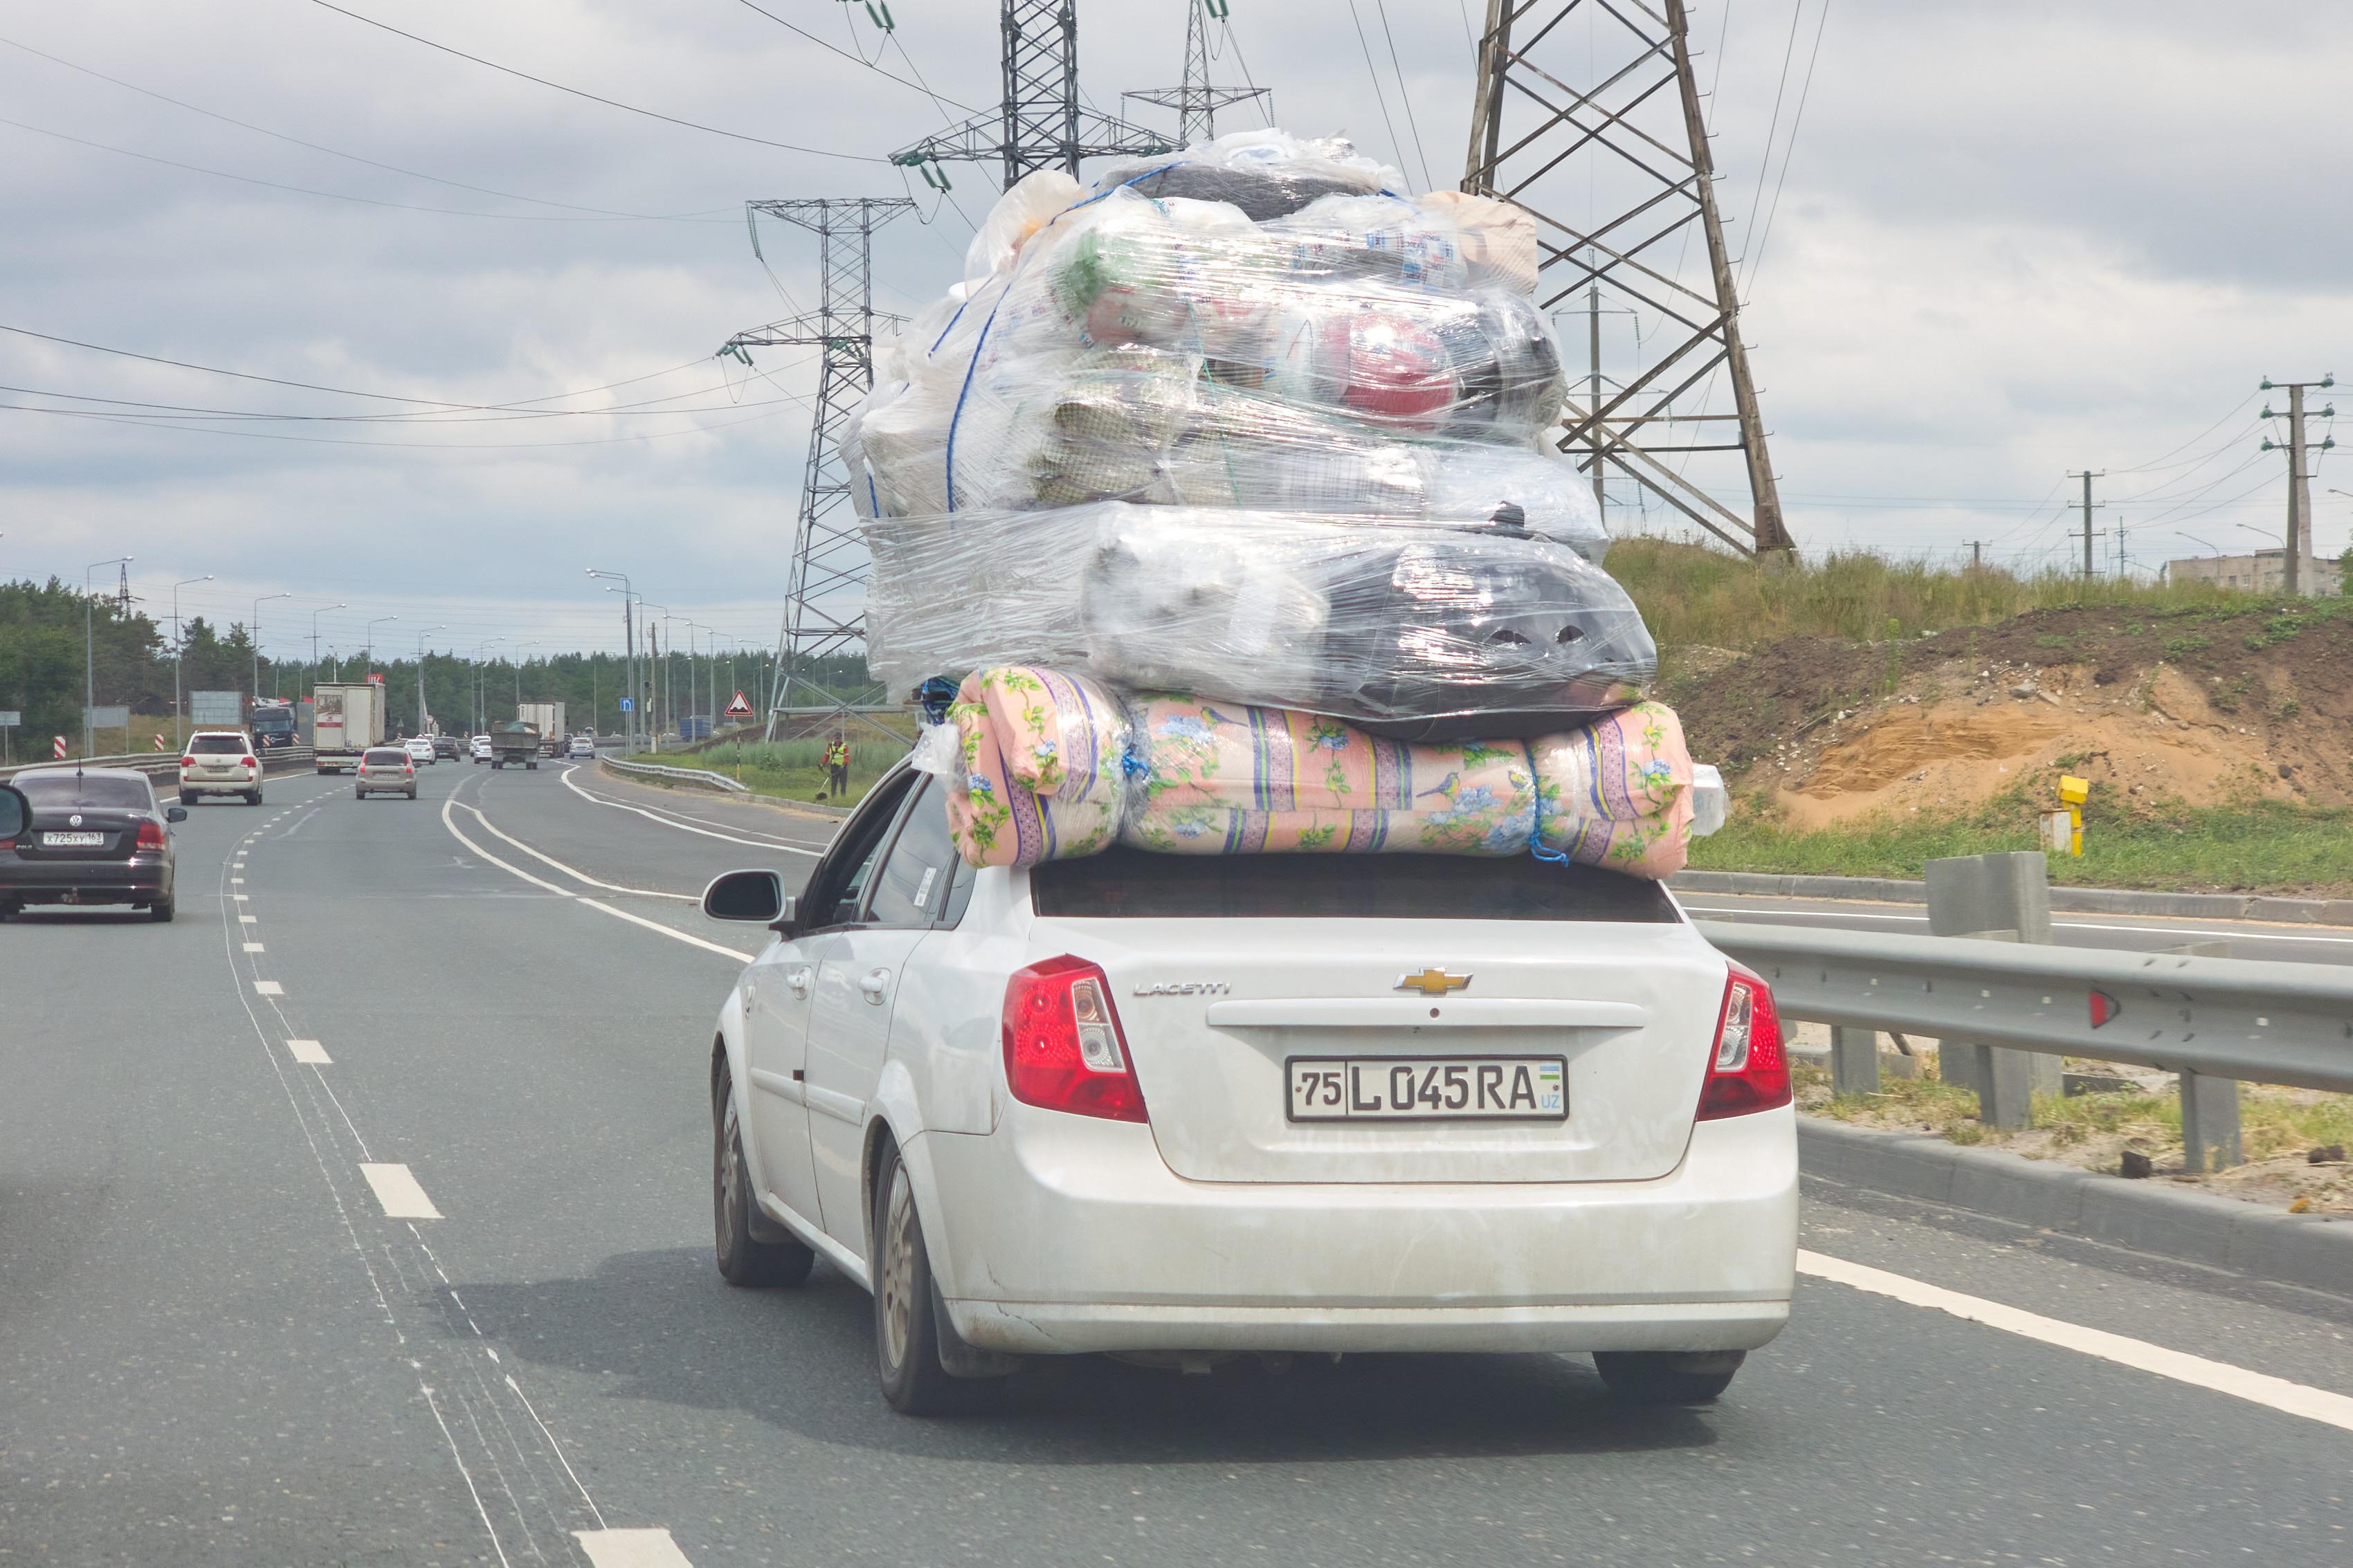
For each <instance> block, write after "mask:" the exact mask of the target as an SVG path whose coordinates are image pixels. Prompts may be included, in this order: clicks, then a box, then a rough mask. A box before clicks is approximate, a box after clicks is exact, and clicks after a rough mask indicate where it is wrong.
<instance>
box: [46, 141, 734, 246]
mask: <svg viewBox="0 0 2353 1568" xmlns="http://www.w3.org/2000/svg"><path fill="white" fill-rule="evenodd" d="M0 125H13V126H15V127H16V129H17V130H19V131H29V132H33V133H34V134H35V135H37V136H49V137H54V138H56V139H57V140H58V141H59V142H72V143H73V144H74V145H75V146H77V147H89V148H91V149H93V150H95V151H97V152H100V153H114V154H115V155H116V156H117V157H121V158H136V159H138V160H139V161H140V162H141V163H161V164H163V165H164V167H165V168H168V169H185V170H186V171H187V172H188V173H189V174H209V175H211V176H212V177H213V178H214V179H216V180H235V181H236V182H237V184H244V185H260V186H262V187H264V188H266V189H269V190H273V191H290V192H292V193H293V194H295V195H301V196H323V197H324V198H326V199H327V200H328V201H332V202H353V203H356V204H357V205H361V206H364V207H390V208H392V209H394V210H395V211H398V212H410V213H438V214H439V215H440V216H444V217H480V218H493V219H496V220H498V221H501V222H504V223H623V222H627V221H628V220H629V219H632V218H642V217H649V216H652V215H651V214H647V213H615V214H613V215H611V216H606V217H565V216H559V215H557V214H554V213H480V212H469V211H468V210H466V209H465V208H463V207H433V206H427V205H424V204H422V203H420V202H393V201H385V199H383V198H382V197H380V196H355V195H349V194H347V193H345V192H343V191H322V190H318V189H316V188H314V187H312V186H310V185H290V184H286V183H285V182H284V181H282V180H264V179H261V178H259V177H258V176H256V175H252V174H230V173H229V172H228V171H227V170H226V169H207V168H206V167H205V166H204V165H203V164H201V163H181V162H180V161H179V160H178V159H176V158H163V157H158V156H157V155H156V154H154V153H134V152H132V150H131V149H130V148H128V147H116V146H112V145H111V144H110V143H107V142H92V141H91V140H90V139H89V138H88V137H86V136H69V135H67V134H66V133H65V132H62V131H51V130H49V129H48V128H47V127H46V126H41V125H28V124H26V122H25V121H21V120H9V119H6V118H5V117H0ZM519 199H521V200H523V201H529V200H530V199H531V198H530V197H528V196H524V197H522V198H519ZM672 221H684V222H688V223H725V222H727V221H729V220H727V219H725V218H719V217H705V218H693V217H689V218H684V219H682V220H672Z"/></svg>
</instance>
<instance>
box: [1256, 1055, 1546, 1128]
mask: <svg viewBox="0 0 2353 1568" xmlns="http://www.w3.org/2000/svg"><path fill="white" fill-rule="evenodd" d="M1283 1065H1284V1068H1285V1069H1286V1072H1287V1075H1288V1077H1289V1078H1290V1080H1291V1086H1290V1087H1291V1103H1290V1107H1289V1109H1288V1111H1287V1114H1288V1115H1289V1117H1290V1119H1291V1120H1292V1121H1567V1119H1568V1063H1567V1060H1566V1058H1561V1057H1293V1058H1290V1059H1289V1060H1288V1061H1287V1062H1285V1063H1284V1064H1283Z"/></svg>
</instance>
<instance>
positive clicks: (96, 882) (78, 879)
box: [0, 855, 172, 904]
mask: <svg viewBox="0 0 2353 1568" xmlns="http://www.w3.org/2000/svg"><path fill="white" fill-rule="evenodd" d="M171 886H172V877H171V873H170V872H169V871H168V870H167V869H166V868H164V863H163V861H162V860H161V859H160V858H156V857H154V856H152V855H149V856H139V857H136V858H132V859H131V860H128V861H124V860H46V861H32V860H12V861H10V862H9V863H8V864H6V865H5V866H0V899H5V900H11V901H14V902H18V903H26V904H139V903H152V902H153V901H154V900H157V899H160V898H163V897H164V895H165V894H166V893H167V892H168V891H169V890H170V889H171Z"/></svg>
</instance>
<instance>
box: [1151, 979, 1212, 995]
mask: <svg viewBox="0 0 2353 1568" xmlns="http://www.w3.org/2000/svg"><path fill="white" fill-rule="evenodd" d="M1232 989H1233V986H1232V985H1231V984H1229V983H1228V982H1226V981H1223V980H1160V981H1155V982H1154V983H1153V984H1150V985H1139V986H1137V987H1136V988H1135V994H1137V995H1138V996H1222V995H1224V994H1226V993H1227V992H1229V991H1231V990H1232Z"/></svg>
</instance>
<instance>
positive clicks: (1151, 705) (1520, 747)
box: [948, 668, 1693, 879]
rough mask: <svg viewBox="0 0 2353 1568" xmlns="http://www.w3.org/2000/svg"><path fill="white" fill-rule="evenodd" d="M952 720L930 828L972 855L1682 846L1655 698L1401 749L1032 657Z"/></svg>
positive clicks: (1672, 765) (1289, 716)
mask: <svg viewBox="0 0 2353 1568" xmlns="http://www.w3.org/2000/svg"><path fill="white" fill-rule="evenodd" d="M950 716H951V718H952V719H953V721H954V722H955V729H956V733H957V735H958V737H959V740H960V742H961V744H962V749H963V756H964V763H963V769H962V773H961V774H960V775H959V776H958V777H957V778H956V780H955V790H954V791H953V792H952V794H951V798H950V805H949V814H948V820H949V825H950V827H951V829H952V831H953V832H954V834H955V841H956V845H957V848H958V850H959V852H960V853H961V854H962V855H963V856H964V857H965V859H967V860H968V861H970V862H971V863H972V864H974V865H976V866H1031V865H1035V864H1037V863H1038V862H1039V861H1040V860H1050V859H1057V858H1067V857H1071V856H1077V855H1088V854H1092V853H1094V852H1095V851H1097V850H1099V849H1102V848H1103V847H1105V846H1106V845H1108V844H1109V843H1110V842H1111V840H1112V839H1113V837H1116V838H1117V839H1118V840H1119V841H1120V842H1121V843H1124V844H1128V845H1132V846H1134V847H1137V848H1142V849H1151V850H1158V851H1163V852H1166V853H1175V854H1208V855H1250V854H1271V853H1286V852H1288V853H1333V854H1377V853H1381V852H1385V851H1386V852H1392V853H1394V852H1400V851H1419V852H1421V853H1425V854H1445V855H1471V856H1491V857H1492V856H1504V855H1517V854H1524V853H1535V854H1540V855H1544V856H1546V857H1551V858H1565V859H1568V860H1573V861H1576V862H1578V863H1580V864H1586V865H1592V866H1599V867H1601V868H1606V869H1609V870H1615V871H1620V872H1624V873H1626V874H1627V875H1630V876H1637V877H1644V878H1651V879H1658V878H1662V877H1667V876H1671V875H1672V874H1673V873H1674V872H1676V871H1678V870H1680V869H1682V868H1683V856H1684V851H1685V848H1686V847H1687V845H1688V842H1689V838H1690V832H1691V821H1692V794H1693V791H1692V763H1691V758H1690V755H1689V753H1688V752H1686V751H1685V749H1684V746H1683V728H1682V726H1681V724H1680V723H1679V722H1677V721H1676V719H1675V716H1674V713H1673V711H1672V710H1669V709H1666V708H1662V707H1660V706H1658V705H1657V704H1654V703H1644V704H1641V705H1640V706H1638V707H1635V708H1632V709H1630V710H1625V711H1624V712H1620V713H1614V714H1611V715H1609V717H1608V718H1606V719H1603V720H1601V721H1598V722H1596V723H1594V724H1592V725H1589V726H1586V727H1584V728H1581V729H1578V730H1575V731H1567V732H1565V733H1562V734H1557V735H1551V736H1546V737H1543V738H1540V739H1537V740H1534V741H1525V742H1522V741H1505V742H1493V741H1472V742H1459V743H1455V744H1451V745H1415V744H1409V743H1407V742H1398V741H1388V740H1382V739H1379V738H1377V737H1375V736H1371V735H1367V734H1365V733H1364V732H1363V731H1358V730H1356V729H1353V728H1351V727H1350V726H1348V725H1345V724H1342V723H1338V722H1336V721H1333V720H1330V719H1325V718H1322V717H1319V716H1316V715H1314V714H1307V713H1299V712H1293V711H1286V710H1282V709H1278V708H1266V707H1261V706H1257V705H1254V704H1248V703H1221V702H1213V701H1203V700H1200V699H1198V698H1188V697H1174V696H1135V697H1130V698H1125V699H1123V698H1122V697H1121V696H1120V695H1119V694H1117V693H1114V692H1110V691H1106V690H1104V689H1103V688H1101V687H1098V686H1096V685H1094V684H1092V682H1089V681H1086V680H1084V679H1074V678H1070V677H1066V676H1061V675H1058V674H1056V673H1054V672H1052V671H1050V670H1045V669H1039V668H999V669H991V670H987V671H980V672H976V673H975V674H973V675H972V676H970V677H968V678H966V679H965V683H964V686H963V688H962V689H961V690H960V691H959V693H958V698H957V700H956V702H955V704H954V705H953V706H952V707H951V709H950ZM1113 738H1116V744H1117V746H1118V747H1119V750H1118V751H1117V752H1116V753H1114V752H1113V751H1112V750H1111V749H1110V748H1111V747H1112V745H1113Z"/></svg>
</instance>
